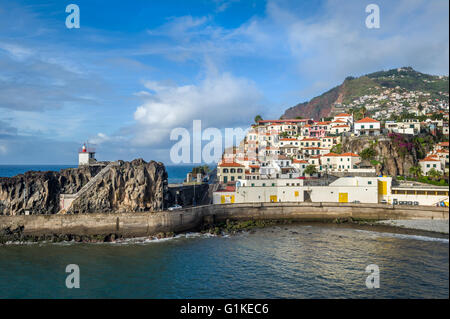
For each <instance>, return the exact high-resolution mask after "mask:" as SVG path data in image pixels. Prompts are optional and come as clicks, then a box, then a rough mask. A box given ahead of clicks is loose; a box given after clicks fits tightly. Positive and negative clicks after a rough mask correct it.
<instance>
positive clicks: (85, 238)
mask: <svg viewBox="0 0 450 319" xmlns="http://www.w3.org/2000/svg"><path fill="white" fill-rule="evenodd" d="M400 222H401V221H400ZM413 222H415V223H414V224H415V225H417V224H419V223H420V222H425V224H427V223H426V222H429V221H425V220H422V221H413ZM433 222H435V223H441V224H447V226H448V220H440V221H437V220H435V221H433ZM288 225H324V226H330V225H333V226H334V227H351V228H358V229H365V230H377V231H382V232H392V233H400V234H409V235H411V234H413V235H425V236H432V237H440V238H448V232H447V233H445V232H442V231H434V230H430V229H428V228H418V227H408V225H406V226H405V225H403V223H399V225H397V224H395V223H392V221H388V220H386V221H375V220H363V219H352V218H340V219H335V220H333V221H329V220H324V221H316V222H299V221H296V220H293V219H283V220H239V221H237V220H226V221H225V222H221V223H216V224H204V225H202V226H201V227H200V228H199V229H195V230H192V231H194V232H199V233H200V234H211V235H215V236H225V235H236V234H239V233H242V232H250V233H253V232H254V231H255V230H257V229H262V228H270V227H276V226H278V227H283V226H288ZM183 233H186V232H179V233H176V232H160V233H157V234H155V235H153V236H149V237H148V238H149V239H164V238H173V237H175V236H176V235H179V234H183ZM129 238H136V237H134V236H124V235H122V234H116V233H109V234H94V235H75V234H41V235H26V234H24V233H23V227H17V228H16V229H10V228H6V229H3V230H2V231H0V246H1V245H4V244H7V243H33V242H47V243H59V242H77V243H108V242H115V241H120V240H124V239H129Z"/></svg>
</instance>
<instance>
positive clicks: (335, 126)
mask: <svg viewBox="0 0 450 319" xmlns="http://www.w3.org/2000/svg"><path fill="white" fill-rule="evenodd" d="M336 127H349V126H348V125H336V126H335V127H333V128H336Z"/></svg>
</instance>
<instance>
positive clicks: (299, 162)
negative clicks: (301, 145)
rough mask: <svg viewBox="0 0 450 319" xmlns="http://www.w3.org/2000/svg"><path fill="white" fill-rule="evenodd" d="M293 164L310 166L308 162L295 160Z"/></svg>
mask: <svg viewBox="0 0 450 319" xmlns="http://www.w3.org/2000/svg"><path fill="white" fill-rule="evenodd" d="M293 163H298V164H308V161H305V160H298V159H294V162H293Z"/></svg>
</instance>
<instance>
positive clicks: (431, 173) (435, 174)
mask: <svg viewBox="0 0 450 319" xmlns="http://www.w3.org/2000/svg"><path fill="white" fill-rule="evenodd" d="M428 176H430V177H431V178H432V179H433V180H438V179H440V177H441V176H442V173H441V172H439V171H437V170H436V169H434V168H432V169H430V170H429V171H428Z"/></svg>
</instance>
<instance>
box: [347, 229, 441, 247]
mask: <svg viewBox="0 0 450 319" xmlns="http://www.w3.org/2000/svg"><path fill="white" fill-rule="evenodd" d="M356 231H357V232H360V233H367V234H371V235H373V236H375V237H390V238H400V239H414V240H422V241H437V242H441V243H446V244H448V243H449V242H448V241H449V240H448V239H447V238H439V237H429V236H421V235H408V234H396V233H384V232H376V231H370V230H362V229H356Z"/></svg>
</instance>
